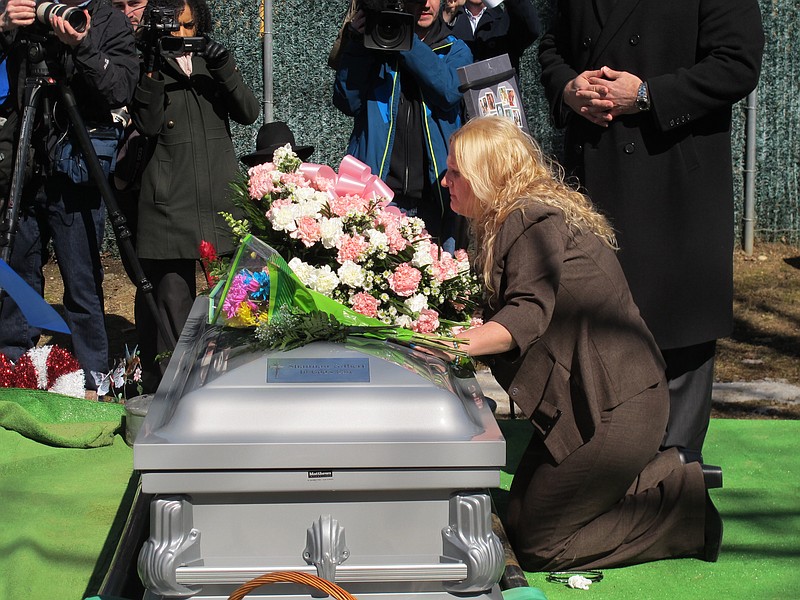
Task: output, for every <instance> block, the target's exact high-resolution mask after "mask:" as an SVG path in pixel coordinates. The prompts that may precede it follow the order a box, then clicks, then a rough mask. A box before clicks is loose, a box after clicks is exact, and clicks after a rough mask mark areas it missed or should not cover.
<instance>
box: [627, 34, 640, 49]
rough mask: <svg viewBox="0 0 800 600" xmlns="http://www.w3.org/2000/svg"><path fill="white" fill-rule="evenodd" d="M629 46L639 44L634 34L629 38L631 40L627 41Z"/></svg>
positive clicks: (637, 37)
mask: <svg viewBox="0 0 800 600" xmlns="http://www.w3.org/2000/svg"><path fill="white" fill-rule="evenodd" d="M628 41H629V42H630V44H631V46H636V45H638V44H639V36H638V35H636V34H635V33H634V34H633V35H632V36H631V39H629V40H628Z"/></svg>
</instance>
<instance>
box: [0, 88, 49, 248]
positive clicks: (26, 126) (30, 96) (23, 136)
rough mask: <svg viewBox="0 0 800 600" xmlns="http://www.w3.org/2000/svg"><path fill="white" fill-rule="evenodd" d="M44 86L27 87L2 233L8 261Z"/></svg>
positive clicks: (0, 244) (1, 238)
mask: <svg viewBox="0 0 800 600" xmlns="http://www.w3.org/2000/svg"><path fill="white" fill-rule="evenodd" d="M42 89H43V88H42V86H41V85H40V84H38V83H37V84H32V85H30V86H28V88H27V89H26V102H25V107H24V109H23V111H22V124H21V125H20V130H19V142H18V143H17V153H16V156H15V158H14V171H13V173H12V176H11V187H10V189H9V193H8V201H7V202H6V206H5V215H4V219H3V224H2V229H1V230H0V233H2V236H0V258H2V259H3V260H4V261H5V262H6V263H7V262H8V261H9V258H10V257H11V249H12V248H13V247H14V236H15V235H16V233H17V224H18V222H19V208H20V201H21V199H22V187H23V186H24V184H25V169H26V168H27V165H28V155H29V153H30V148H31V137H32V135H33V123H34V120H35V118H36V110H37V108H38V104H39V101H40V100H41V97H42V95H41V94H42Z"/></svg>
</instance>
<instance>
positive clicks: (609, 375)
mask: <svg viewBox="0 0 800 600" xmlns="http://www.w3.org/2000/svg"><path fill="white" fill-rule="evenodd" d="M447 167H448V170H447V174H446V175H445V185H446V187H448V188H449V190H450V198H451V206H452V208H453V210H454V211H455V212H457V213H459V214H461V215H463V216H465V217H467V218H469V219H470V222H471V225H472V228H473V233H474V235H475V238H476V242H477V251H476V262H477V265H478V270H479V272H481V273H482V275H483V281H484V284H485V290H486V294H485V310H484V321H485V324H484V325H482V326H480V327H477V328H474V329H470V330H468V331H466V332H464V333H463V334H461V335H460V336H459V337H461V338H463V340H464V343H463V344H462V345H461V346H462V349H465V350H466V351H467V352H468V353H469V354H470V355H472V356H479V357H481V360H482V361H483V362H486V363H488V364H489V365H490V366H491V368H492V372H493V374H494V375H495V377H496V379H497V380H498V382H499V383H500V384H501V385H502V386H503V387H504V388H505V389H506V391H507V392H508V394H509V396H510V398H511V400H512V401H514V402H515V403H516V404H517V405H518V406H520V408H521V409H522V410H523V411H524V412H525V414H526V415H527V416H528V417H529V418H530V420H531V422H532V423H533V427H534V435H533V438H532V441H531V442H530V445H529V447H528V448H527V450H526V451H525V454H524V456H523V458H522V460H521V462H520V465H519V467H518V469H517V472H516V474H515V475H514V481H513V484H512V487H511V494H510V501H509V507H508V513H507V523H506V528H507V532H508V535H509V538H510V540H511V542H512V545H513V546H514V549H515V551H516V553H517V558H518V559H519V561H520V564H521V565H522V567H523V568H524V569H526V570H529V571H543V570H560V569H588V568H602V567H613V566H620V565H626V564H633V563H641V562H645V561H650V560H657V559H662V558H670V557H678V556H698V557H702V558H705V559H707V560H716V557H717V554H718V552H719V544H720V541H721V535H722V523H721V520H720V518H719V514H718V513H717V511H716V509H715V508H714V506H713V504H712V503H711V500H710V499H709V498H708V495H707V492H706V489H705V484H704V479H703V472H702V468H701V465H700V464H699V463H696V462H695V463H690V464H684V462H683V461H682V459H681V456H680V454H679V453H678V451H677V450H676V449H671V450H669V451H667V452H663V453H660V452H659V445H660V443H661V440H662V438H663V436H664V430H665V428H666V424H667V416H668V411H669V397H668V392H667V387H666V382H665V379H664V365H663V363H662V361H661V358H660V354H659V351H658V348H657V346H656V344H655V342H654V341H653V337H652V335H651V334H650V332H649V331H648V329H647V327H646V326H645V324H644V322H643V321H642V318H641V317H640V316H639V311H638V309H637V308H636V305H635V304H634V303H633V300H632V298H631V294H630V291H629V290H628V286H627V283H626V281H625V277H624V276H623V274H622V270H621V268H620V266H619V263H618V262H617V258H616V256H615V254H614V247H615V240H614V234H613V232H612V230H611V227H610V226H609V224H608V222H607V221H606V219H605V218H604V217H603V216H602V215H600V214H598V213H597V212H595V210H594V209H593V207H592V205H591V203H590V201H589V200H588V199H587V198H586V197H585V196H583V195H582V194H580V193H579V192H577V191H575V190H573V189H571V188H570V187H568V186H567V185H566V184H565V183H564V182H563V180H562V178H561V175H560V173H559V172H557V171H556V170H555V169H552V168H551V165H550V164H549V163H548V162H547V161H546V160H545V159H544V157H543V156H542V153H541V151H540V149H539V148H538V147H537V145H536V143H535V142H534V141H533V140H532V139H531V138H530V136H527V135H526V134H524V133H523V132H521V131H520V130H519V128H517V127H516V126H515V125H514V123H513V122H511V121H510V120H508V119H505V118H501V117H483V118H479V119H474V120H472V121H470V122H469V123H467V124H466V125H465V126H464V127H462V128H461V129H460V130H458V131H457V132H456V133H455V134H453V136H452V137H451V138H450V154H449V156H448V160H447Z"/></svg>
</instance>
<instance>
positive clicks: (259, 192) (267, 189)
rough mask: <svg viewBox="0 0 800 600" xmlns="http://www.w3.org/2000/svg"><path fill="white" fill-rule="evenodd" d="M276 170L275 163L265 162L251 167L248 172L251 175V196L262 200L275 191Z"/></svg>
mask: <svg viewBox="0 0 800 600" xmlns="http://www.w3.org/2000/svg"><path fill="white" fill-rule="evenodd" d="M274 171H275V165H273V164H272V163H263V164H260V165H256V166H255V167H251V168H250V170H249V171H248V172H247V173H248V175H249V176H250V179H249V181H248V182H247V186H248V191H249V193H250V197H251V198H255V199H256V200H261V199H262V198H263V197H264V196H267V195H269V194H271V193H272V192H274V191H275V185H274V184H273V183H272V173H273V172H274Z"/></svg>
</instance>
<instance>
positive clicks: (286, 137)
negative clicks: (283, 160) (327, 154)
mask: <svg viewBox="0 0 800 600" xmlns="http://www.w3.org/2000/svg"><path fill="white" fill-rule="evenodd" d="M286 144H291V146H292V150H293V151H294V153H295V154H297V156H298V157H299V158H300V160H305V159H307V158H308V157H309V156H311V154H312V153H313V152H314V146H297V145H296V144H295V142H294V134H293V133H292V130H291V129H289V126H288V125H287V124H286V123H284V122H283V121H272V122H271V123H264V124H263V125H262V126H261V128H260V129H259V130H258V136H257V137H256V151H255V152H253V153H252V154H245V155H244V156H242V158H241V159H240V160H241V161H242V162H243V163H244V164H246V165H247V166H248V167H254V166H256V165H260V164H261V163H266V162H272V154H273V152H275V150H277V149H278V148H280V147H282V146H285V145H286Z"/></svg>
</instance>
